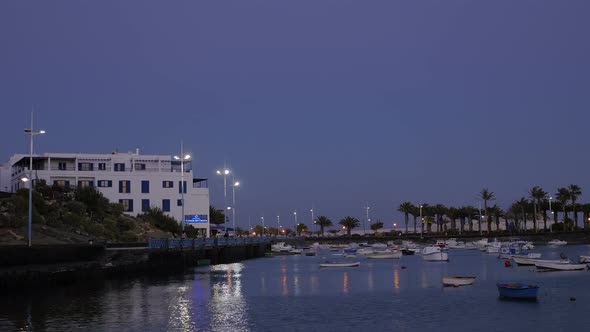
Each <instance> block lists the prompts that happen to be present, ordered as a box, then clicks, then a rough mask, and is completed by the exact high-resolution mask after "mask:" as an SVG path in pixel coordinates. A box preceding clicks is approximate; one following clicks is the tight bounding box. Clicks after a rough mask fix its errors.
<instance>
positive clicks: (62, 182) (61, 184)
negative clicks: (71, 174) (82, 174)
mask: <svg viewBox="0 0 590 332" xmlns="http://www.w3.org/2000/svg"><path fill="white" fill-rule="evenodd" d="M53 185H54V186H58V187H62V188H63V187H69V186H70V181H67V180H55V181H53Z"/></svg>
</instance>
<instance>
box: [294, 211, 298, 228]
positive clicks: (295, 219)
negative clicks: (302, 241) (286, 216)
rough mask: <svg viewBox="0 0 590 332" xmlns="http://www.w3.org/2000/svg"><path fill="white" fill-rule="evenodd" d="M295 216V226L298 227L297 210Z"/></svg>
mask: <svg viewBox="0 0 590 332" xmlns="http://www.w3.org/2000/svg"><path fill="white" fill-rule="evenodd" d="M293 216H294V218H295V227H297V210H295V211H294V212H293Z"/></svg>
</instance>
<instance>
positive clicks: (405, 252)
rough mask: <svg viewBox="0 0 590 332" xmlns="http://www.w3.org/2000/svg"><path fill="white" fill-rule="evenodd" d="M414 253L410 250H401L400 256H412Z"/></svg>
mask: <svg viewBox="0 0 590 332" xmlns="http://www.w3.org/2000/svg"><path fill="white" fill-rule="evenodd" d="M415 253H416V252H415V251H414V250H412V249H402V254H404V255H413V254H415Z"/></svg>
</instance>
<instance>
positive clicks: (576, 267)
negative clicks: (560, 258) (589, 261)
mask: <svg viewBox="0 0 590 332" xmlns="http://www.w3.org/2000/svg"><path fill="white" fill-rule="evenodd" d="M535 267H536V268H537V270H538V271H583V270H586V268H587V267H588V266H587V265H586V264H571V263H551V262H542V261H538V262H536V263H535Z"/></svg>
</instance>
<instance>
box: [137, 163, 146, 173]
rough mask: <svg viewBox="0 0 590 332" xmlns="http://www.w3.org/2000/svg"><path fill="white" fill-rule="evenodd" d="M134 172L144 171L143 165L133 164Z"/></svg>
mask: <svg viewBox="0 0 590 332" xmlns="http://www.w3.org/2000/svg"><path fill="white" fill-rule="evenodd" d="M135 170H136V171H145V164H135Z"/></svg>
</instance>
